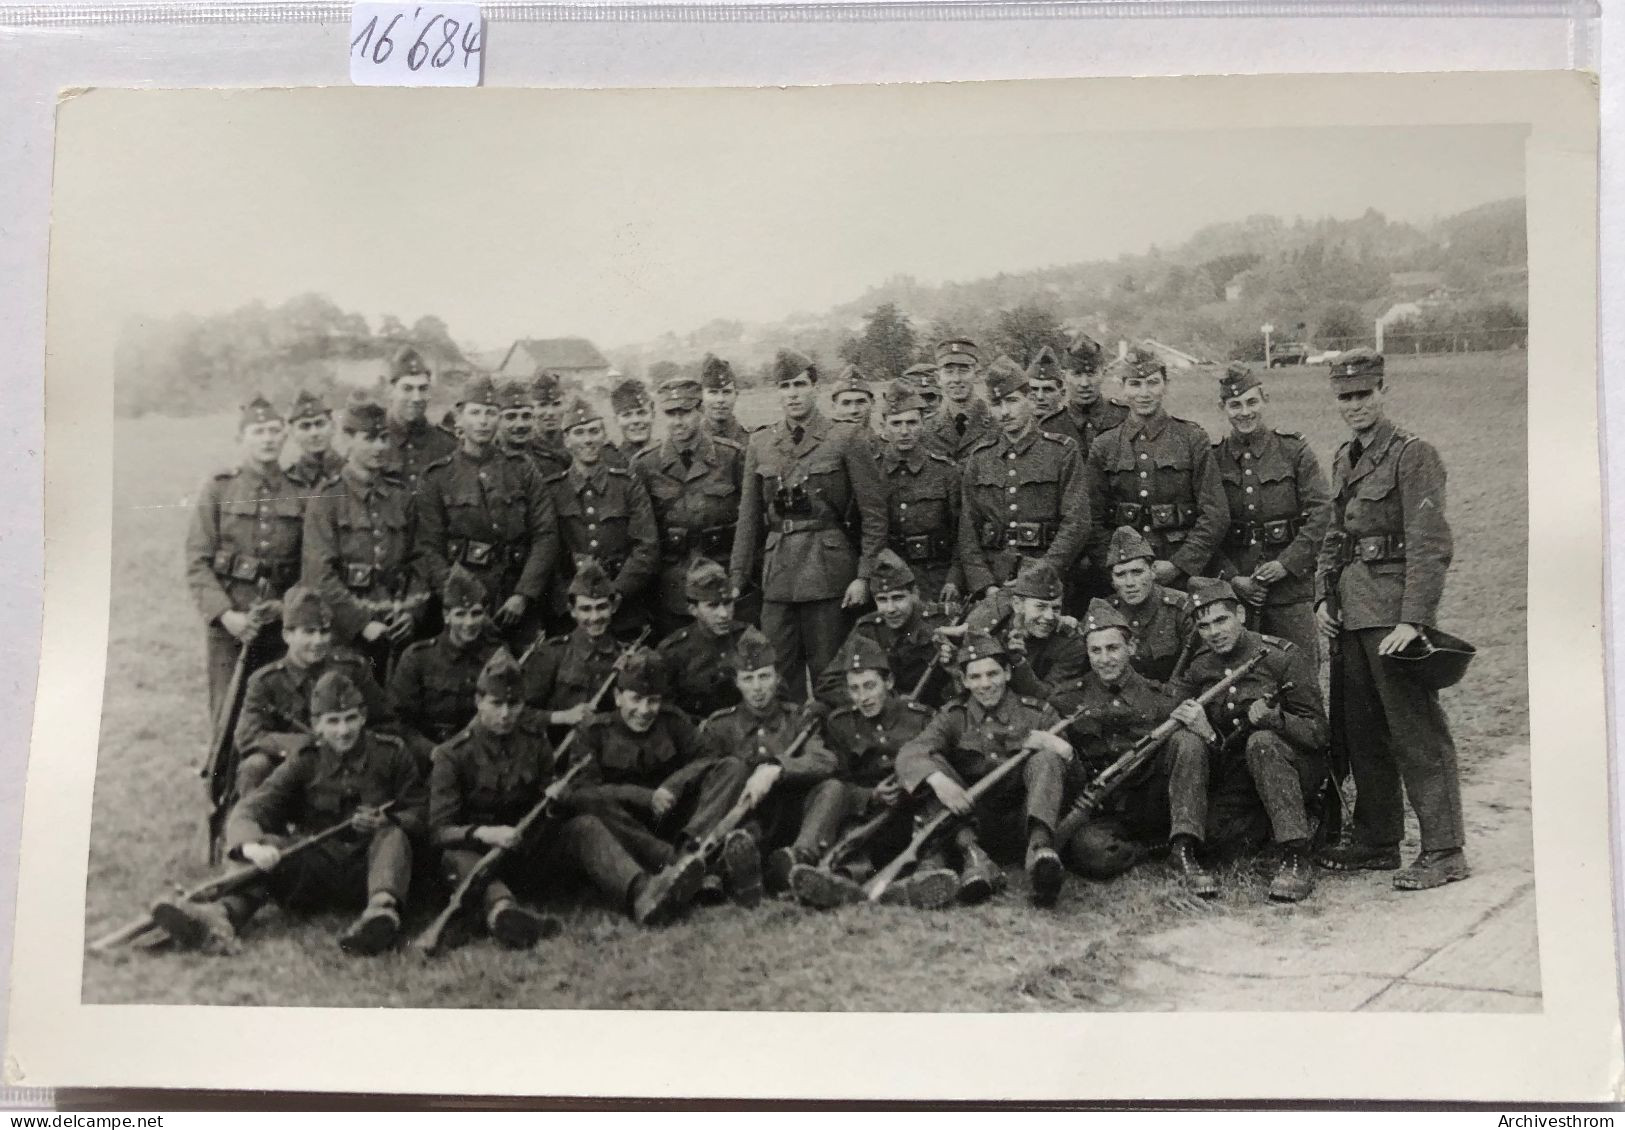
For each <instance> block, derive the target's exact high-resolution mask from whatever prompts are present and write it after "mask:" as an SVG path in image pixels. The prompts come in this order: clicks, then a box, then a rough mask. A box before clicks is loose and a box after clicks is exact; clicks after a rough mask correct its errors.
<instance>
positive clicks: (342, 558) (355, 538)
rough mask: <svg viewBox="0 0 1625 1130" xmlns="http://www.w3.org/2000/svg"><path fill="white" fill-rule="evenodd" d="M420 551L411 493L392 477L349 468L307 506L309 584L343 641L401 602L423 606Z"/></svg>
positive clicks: (382, 618)
mask: <svg viewBox="0 0 1625 1130" xmlns="http://www.w3.org/2000/svg"><path fill="white" fill-rule="evenodd" d="M417 552H418V550H417V514H416V509H415V507H414V504H413V499H412V494H411V492H410V491H409V490H408V489H407V487H406V484H404V483H403V482H401V480H399V479H397V478H395V477H394V476H393V475H387V474H384V473H379V474H376V475H373V476H372V477H371V478H366V477H364V476H362V475H361V474H360V473H359V472H357V470H356V469H355V468H354V467H346V468H345V469H344V471H343V472H342V473H341V474H340V475H339V477H338V478H337V479H335V480H333V481H332V482H331V483H329V484H328V485H327V486H326V487H325V488H324V489H323V490H322V491H321V493H320V494H318V495H317V496H316V497H315V498H313V499H311V501H310V506H309V508H308V509H307V510H306V512H305V534H304V580H305V584H306V585H308V586H310V587H312V588H316V589H318V590H319V591H320V592H321V594H322V596H323V598H324V599H325V600H326V601H327V603H328V605H329V606H330V607H331V608H332V609H333V630H334V632H335V633H336V634H337V635H338V637H339V638H340V639H342V640H345V641H350V640H354V639H355V638H356V637H357V636H358V635H360V633H361V630H362V629H363V628H365V627H366V626H367V624H368V622H369V621H373V620H379V621H387V620H388V619H389V618H390V616H391V615H392V614H393V612H394V609H395V608H396V606H397V602H398V601H399V602H401V603H402V604H403V605H404V606H405V607H406V608H408V609H412V608H416V607H418V606H420V605H422V603H423V602H424V600H426V599H427V596H428V592H427V589H426V587H425V582H424V580H423V579H422V578H421V577H419V576H418V575H417ZM413 589H415V590H416V593H415V594H413V593H412V590H413Z"/></svg>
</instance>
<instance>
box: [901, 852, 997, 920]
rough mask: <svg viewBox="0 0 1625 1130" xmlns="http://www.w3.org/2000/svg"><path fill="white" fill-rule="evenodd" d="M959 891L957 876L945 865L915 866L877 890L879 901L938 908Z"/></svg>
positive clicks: (928, 908)
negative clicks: (911, 872)
mask: <svg viewBox="0 0 1625 1130" xmlns="http://www.w3.org/2000/svg"><path fill="white" fill-rule="evenodd" d="M989 862H991V860H990V861H989ZM1001 877H1002V873H1001ZM959 891H960V886H959V876H958V875H955V874H954V873H953V872H952V871H951V870H949V869H948V868H946V867H916V868H915V869H914V873H913V874H911V875H906V876H904V877H903V878H901V879H899V880H897V882H895V883H893V884H892V885H891V886H889V887H887V888H886V889H885V891H884V892H882V893H881V896H880V901H881V902H883V903H885V904H886V905H887V906H912V907H913V908H914V909H915V910H940V909H941V908H942V907H945V906H948V905H950V904H951V903H952V902H953V901H954V899H955V898H956V897H957V896H958V895H959Z"/></svg>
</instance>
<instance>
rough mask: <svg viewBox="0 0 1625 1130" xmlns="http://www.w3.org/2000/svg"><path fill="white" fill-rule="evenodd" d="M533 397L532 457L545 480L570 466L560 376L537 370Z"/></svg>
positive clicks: (531, 388)
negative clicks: (565, 438)
mask: <svg viewBox="0 0 1625 1130" xmlns="http://www.w3.org/2000/svg"><path fill="white" fill-rule="evenodd" d="M530 395H531V403H532V404H533V405H534V407H535V409H536V426H535V430H534V431H533V432H532V434H531V439H530V457H531V459H532V460H533V461H534V462H535V464H536V470H537V472H538V473H540V474H541V476H542V478H544V479H545V478H547V477H548V476H550V475H553V474H556V473H557V472H559V471H562V470H564V469H565V468H566V467H568V466H569V465H570V453H569V451H567V450H566V449H565V446H564V393H563V390H562V386H561V385H560V382H559V375H558V374H557V373H553V372H549V371H548V370H546V369H538V370H537V371H536V377H535V379H534V380H532V381H531V383H530Z"/></svg>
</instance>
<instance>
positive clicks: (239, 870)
mask: <svg viewBox="0 0 1625 1130" xmlns="http://www.w3.org/2000/svg"><path fill="white" fill-rule="evenodd" d="M394 806H395V802H394V801H393V800H390V801H385V802H384V803H383V804H381V805H379V806H378V811H379V812H380V813H384V812H388V811H389V810H390V809H391V808H393V807H394ZM349 826H350V822H349V821H348V820H341V821H339V822H338V823H337V824H334V825H332V826H330V827H327V828H323V829H322V830H321V831H320V832H312V833H311V834H310V835H308V836H305V837H303V838H302V839H298V840H295V841H294V842H293V843H291V844H289V845H288V846H287V847H284V848H281V849H280V852H281V858H279V859H278V860H277V864H276V866H277V867H281V866H282V864H283V863H284V862H286V861H287V860H288V858H289V857H291V856H295V855H298V854H299V853H300V852H302V851H304V850H306V849H307V848H312V847H315V846H316V845H317V844H319V843H322V842H323V841H325V840H330V839H332V838H333V837H334V836H336V835H338V834H339V833H340V832H342V831H344V830H345V829H347V828H349ZM274 870H276V868H275V867H273V868H272V869H271V871H274ZM271 871H264V870H261V869H260V868H258V867H255V866H254V865H253V864H252V863H247V864H244V865H243V866H241V867H235V868H233V869H232V870H230V871H227V872H226V873H225V874H224V875H216V876H215V877H214V878H213V879H210V880H208V881H206V882H203V883H199V884H198V885H197V886H195V887H193V888H191V889H190V890H186V891H182V892H181V894H180V897H181V899H182V900H183V901H185V902H216V901H218V900H220V899H223V898H225V897H226V896H227V895H230V894H235V893H236V892H238V891H240V890H242V889H243V888H245V887H250V886H253V885H254V883H256V882H258V881H259V880H261V879H263V878H265V876H267V875H269V874H271ZM157 928H158V923H156V922H154V921H153V918H152V915H150V914H146V915H143V916H142V917H140V918H137V919H135V920H133V921H132V922H130V923H129V924H127V925H125V926H121V927H120V928H119V929H117V930H114V931H113V932H112V933H111V934H104V935H103V936H102V937H100V938H97V939H96V940H95V941H94V942H91V943H90V947H89V948H90V951H91V952H92V953H102V952H104V951H106V950H110V949H112V948H113V947H114V946H121V945H123V944H124V943H125V942H129V941H134V940H135V939H136V938H139V937H140V936H141V935H143V934H145V933H148V932H149V931H151V930H155V929H157Z"/></svg>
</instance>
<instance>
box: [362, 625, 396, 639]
mask: <svg viewBox="0 0 1625 1130" xmlns="http://www.w3.org/2000/svg"><path fill="white" fill-rule="evenodd" d="M388 631H389V625H387V624H385V623H384V622H383V621H382V620H369V621H367V626H366V627H365V628H362V629H361V638H362V639H364V640H366V641H367V642H368V643H372V642H373V641H375V640H377V639H378V638H379V637H380V636H382V635H384V634H385V633H386V632H388Z"/></svg>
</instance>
